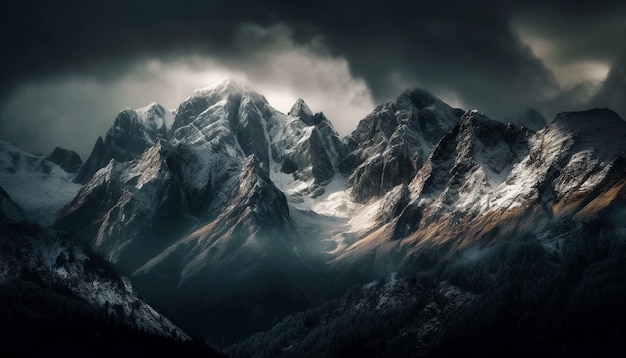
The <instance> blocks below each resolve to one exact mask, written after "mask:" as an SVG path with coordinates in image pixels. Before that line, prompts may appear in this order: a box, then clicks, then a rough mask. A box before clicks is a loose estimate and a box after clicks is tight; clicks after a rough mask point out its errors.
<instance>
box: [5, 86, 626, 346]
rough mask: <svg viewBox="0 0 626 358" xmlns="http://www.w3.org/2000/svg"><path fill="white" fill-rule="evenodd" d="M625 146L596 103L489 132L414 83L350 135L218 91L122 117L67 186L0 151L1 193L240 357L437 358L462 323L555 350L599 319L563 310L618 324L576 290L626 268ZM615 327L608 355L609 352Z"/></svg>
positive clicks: (482, 120) (302, 111) (297, 112)
mask: <svg viewBox="0 0 626 358" xmlns="http://www.w3.org/2000/svg"><path fill="white" fill-rule="evenodd" d="M623 138H626V122H625V121H624V120H623V119H621V118H620V117H619V116H618V115H617V114H615V113H614V112H612V111H611V110H608V109H592V110H588V111H583V112H565V113H561V114H559V115H558V116H557V117H556V119H555V120H554V121H552V122H550V123H549V124H548V123H546V120H545V118H543V117H542V116H541V115H540V114H539V113H537V112H536V111H534V110H525V111H522V112H520V113H518V114H513V115H511V116H509V117H506V118H505V119H503V121H502V122H500V121H495V120H493V119H491V118H489V117H488V116H487V115H485V114H483V113H481V112H479V111H478V110H468V111H465V110H461V109H456V108H452V107H450V106H449V105H447V104H446V103H444V102H443V101H442V100H440V99H439V98H437V97H435V96H433V95H432V94H430V93H428V92H427V91H425V90H421V89H416V90H412V91H407V92H405V93H404V94H402V95H401V96H400V97H398V99H397V100H395V101H393V102H388V103H384V104H381V105H379V106H378V107H376V109H374V111H373V112H372V113H370V114H369V115H367V116H366V117H365V118H364V119H363V120H362V121H361V122H360V123H359V125H358V126H357V128H356V129H355V130H354V131H353V132H352V133H351V134H350V135H348V136H346V137H343V138H342V137H341V136H339V135H338V134H337V132H336V131H335V129H334V128H333V125H332V123H331V121H330V120H329V119H328V118H326V116H325V115H324V114H323V113H321V112H320V113H314V112H313V111H312V110H311V109H310V108H309V106H308V105H307V104H306V103H305V102H304V100H302V99H298V100H297V101H296V103H295V104H294V105H293V106H292V108H291V110H290V111H289V112H288V114H283V113H281V112H279V111H277V110H275V109H274V108H273V107H272V106H271V105H270V104H269V103H268V102H267V100H266V99H265V97H264V96H263V95H261V94H259V93H257V92H255V91H253V90H252V89H250V88H249V87H247V86H246V85H244V84H241V83H237V82H235V81H233V80H231V79H225V80H223V81H221V82H218V83H216V84H214V85H212V86H209V87H206V88H203V89H199V90H196V91H195V92H193V93H192V94H191V96H190V97H188V98H187V99H186V100H185V101H183V102H182V103H181V104H180V105H179V106H178V108H177V109H176V110H173V111H171V110H167V109H165V108H163V107H162V106H160V105H159V104H156V103H152V104H150V105H149V106H147V107H145V108H143V109H137V110H132V109H124V110H122V111H121V112H120V113H119V115H118V116H117V117H116V118H115V120H114V122H113V125H112V127H111V128H110V129H109V131H108V132H107V135H106V137H105V138H104V139H102V138H98V139H97V141H96V143H95V145H94V148H93V151H92V153H91V154H90V156H89V158H88V159H87V160H86V161H85V162H84V163H83V164H82V165H81V166H80V168H78V169H77V170H75V164H76V163H77V161H76V159H75V158H73V156H71V154H64V155H63V156H62V155H61V153H57V154H56V155H51V156H49V157H48V158H53V157H54V158H57V157H59V158H58V159H55V160H54V162H50V161H49V160H47V159H45V158H44V157H38V156H34V155H31V154H28V153H24V152H21V151H20V150H19V149H17V148H14V147H12V146H11V145H10V144H8V143H6V144H3V145H2V146H1V147H0V149H1V151H0V154H1V155H0V160H1V161H0V164H1V165H2V166H1V167H0V186H2V187H4V188H5V189H6V190H7V193H8V196H11V197H15V198H16V199H15V201H16V202H17V203H18V205H20V206H22V207H23V208H24V209H25V210H26V215H28V214H29V213H32V214H30V215H29V217H30V218H31V219H34V220H39V221H40V222H41V223H42V224H44V225H48V224H52V227H53V228H54V229H55V230H63V231H67V232H70V233H71V234H72V235H74V236H75V239H76V240H78V241H79V242H80V243H81V244H82V245H86V246H88V247H90V248H91V249H93V250H94V251H95V253H97V254H98V255H101V256H102V257H103V258H104V259H106V260H107V261H109V262H110V263H112V264H113V265H114V266H115V267H116V268H117V269H119V270H120V271H121V272H122V273H123V274H124V275H127V276H129V277H130V280H131V281H132V282H133V285H134V286H135V287H136V288H137V290H138V291H139V292H140V293H141V295H142V296H144V297H145V299H146V301H147V302H149V303H150V304H151V305H153V306H154V307H155V308H156V309H158V310H159V311H160V312H161V313H162V314H164V315H166V316H167V317H168V318H170V319H172V320H174V321H175V322H177V324H178V325H180V327H181V328H182V329H184V330H185V331H187V332H189V333H190V334H192V335H194V336H197V337H199V338H201V339H203V340H205V341H207V342H210V343H212V344H216V345H219V346H224V347H225V346H230V348H228V350H227V353H229V354H233V355H235V356H250V355H255V354H256V355H257V356H275V355H282V356H299V354H301V353H302V352H317V353H318V354H325V353H324V352H326V353H327V352H334V353H333V354H334V355H338V356H345V355H347V354H348V353H349V352H361V353H362V354H363V355H364V356H386V355H392V354H393V355H402V356H406V355H411V352H423V354H425V355H432V356H438V354H443V353H441V352H444V353H445V352H448V353H452V352H455V349H454V347H460V346H461V345H462V344H467V342H468V341H471V337H473V336H472V334H474V333H472V331H471V330H468V327H470V326H471V327H478V328H480V329H482V330H483V332H492V333H493V334H496V333H497V332H498V329H497V327H499V326H498V325H507V324H509V325H510V326H509V327H510V330H509V331H507V332H508V334H509V335H506V334H505V333H502V342H510V343H511V344H512V346H517V344H521V342H530V344H534V343H537V342H540V343H541V344H545V345H548V346H549V345H550V344H549V343H550V342H548V341H542V336H541V335H542V334H545V337H544V338H545V339H547V340H551V339H553V340H555V342H556V343H554V344H555V345H554V346H550V347H552V348H551V349H549V350H548V351H550V352H555V353H563V352H570V351H575V348H576V347H578V346H577V344H579V343H576V341H575V340H572V339H570V338H571V337H578V335H572V336H570V338H567V339H564V338H563V336H561V335H559V334H557V333H556V332H557V331H558V330H559V329H562V328H563V327H565V322H570V323H572V327H587V325H588V326H589V327H596V325H597V324H598V322H599V321H598V320H595V319H589V320H585V319H583V318H581V317H577V316H576V315H577V313H576V312H577V311H576V309H578V308H580V311H581V312H585V313H584V314H585V315H592V314H593V313H594V312H598V313H599V314H600V316H602V317H605V318H607V319H609V318H610V317H609V316H607V315H606V311H605V310H604V308H602V309H599V308H598V307H600V306H598V307H595V306H594V305H593V304H591V303H590V301H589V296H588V293H586V292H585V290H586V289H587V288H588V287H592V288H597V287H598V285H600V283H604V282H613V278H611V277H612V276H611V275H612V272H613V273H614V274H615V275H616V277H621V276H620V275H622V273H623V270H621V268H622V267H623V263H624V262H626V261H624V259H626V258H624V257H623V252H624V250H623V247H622V246H623V244H622V242H623V240H625V239H626V236H625V233H626V227H625V225H626V217H625V215H624V213H625V211H624V210H625V209H624V208H625V200H626V143H625V142H624V141H623ZM55 153H56V151H55ZM53 154H54V153H53ZM61 157H62V158H61ZM50 160H52V159H50ZM55 163H57V164H55ZM68 163H71V165H70V164H68ZM59 165H62V166H59ZM68 171H75V174H71V173H68ZM22 178H29V180H24V179H22ZM35 187H38V188H39V189H38V190H42V189H41V188H47V187H54V188H60V190H58V195H55V196H51V197H49V198H48V197H40V196H37V195H35V194H33V195H29V193H30V192H29V190H31V189H30V188H35ZM32 193H35V192H32ZM44 208H47V209H46V210H47V211H45V213H46V215H45V216H43V215H41V214H38V213H40V212H42V210H43V209H44ZM57 214H58V215H57ZM7 217H8V214H7ZM45 230H51V229H45ZM16 235H17V234H16ZM18 236H19V235H18ZM516 266H517V268H516ZM396 272H400V273H401V274H400V276H397V274H396ZM396 279H398V280H396ZM596 279H597V281H595V280H596ZM84 280H86V281H90V280H92V279H91V278H85V279H84ZM376 280H382V281H376ZM622 282H624V281H622ZM507 283H510V286H508V284H507ZM363 285H366V286H363ZM585 287H587V288H585ZM611 287H612V288H611V289H606V290H605V291H601V292H600V294H599V300H600V302H606V303H607V304H610V305H613V306H611V307H613V308H614V309H615V310H616V314H615V317H622V316H623V313H624V312H625V311H624V310H623V304H621V305H620V304H618V303H617V302H616V301H615V300H614V297H613V294H614V293H616V292H624V291H623V288H624V284H623V283H615V286H611ZM529 290H530V291H529ZM553 290H556V291H558V292H556V291H553ZM346 292H348V293H347V294H346ZM344 294H346V295H345V296H344ZM517 295H522V298H521V299H520V301H515V302H512V301H511V300H514V297H517ZM555 295H556V296H555ZM544 300H549V304H548V303H546V307H550V308H554V309H555V310H556V308H557V307H561V305H563V306H562V311H561V313H562V314H567V315H568V316H567V318H566V319H564V321H561V323H558V324H556V323H555V324H552V325H548V326H543V325H542V324H543V323H542V322H544V318H542V317H541V315H540V314H539V313H541V312H543V313H545V314H546V317H550V319H555V320H556V319H557V318H558V314H557V313H550V314H548V313H547V312H544V311H545V310H537V309H535V307H536V306H538V305H541V303H542V302H543V301H544ZM375 302H377V303H376V304H374V303H375ZM485 302H490V303H494V305H493V306H490V307H485V306H484V305H485ZM356 307H359V308H356ZM363 307H369V309H365V308H363ZM507 307H512V310H513V311H512V313H511V314H510V315H509V313H507ZM297 312H305V313H300V314H299V315H296V316H292V317H290V318H287V319H286V320H285V321H282V320H283V318H285V317H287V316H289V315H293V314H296V313H297ZM529 312H530V313H529ZM479 313H484V314H486V315H487V316H485V317H487V318H484V319H483V318H478V319H477V318H476V317H480V316H479ZM477 315H478V316H477ZM524 319H527V320H529V321H528V322H527V323H524V322H520V321H521V320H524ZM545 319H547V318H545ZM616 319H617V318H614V319H613V321H611V322H609V324H608V325H607V326H606V330H607V332H608V333H609V337H608V338H606V339H607V340H608V341H610V344H613V345H614V348H615V349H616V350H617V351H619V350H620V349H623V348H624V347H623V345H619V344H618V343H615V341H614V340H612V339H613V338H611V337H614V335H616V334H618V333H619V327H618V326H619V325H616V324H614V323H615V322H617V321H616ZM472 320H474V322H473V323H472ZM281 321H282V322H281ZM390 321H392V323H385V322H390ZM279 322H280V323H279ZM277 323H278V325H277V326H275V328H273V329H271V330H269V329H270V328H271V327H272V326H274V325H276V324H277ZM367 327H371V329H368V330H365V329H366V328H367ZM361 328H363V330H362V329H361ZM542 329H543V330H544V331H540V330H542ZM589 329H591V328H589ZM525 330H527V331H525ZM258 331H266V332H265V333H261V334H257V335H255V336H251V335H252V334H253V333H255V332H258ZM486 334H487V333H485V335H486ZM577 334H578V333H577ZM517 335H520V337H521V338H520V340H519V341H515V337H516V336H517ZM376 336H378V337H379V338H378V339H374V337H376ZM321 337H326V338H324V339H322V338H321ZM351 337H352V338H351ZM591 337H593V339H595V340H594V341H593V344H598V345H601V344H602V343H606V342H605V340H603V338H602V337H600V335H598V334H593V335H592V336H591ZM246 339H247V340H246ZM351 339H352V340H351ZM475 339H476V342H483V343H484V342H487V341H486V336H481V335H480V334H478V333H476V336H475ZM237 342H241V343H240V345H233V344H235V343H237ZM314 342H317V343H314ZM368 342H369V343H368ZM561 343H562V346H559V344H561ZM447 344H449V345H450V346H446V345H447ZM480 344H482V343H480ZM480 344H479V343H476V346H477V347H478V346H479V345H480ZM485 344H486V343H485ZM590 344H591V343H590ZM366 347H370V348H371V349H369V350H368V349H367V348H366ZM555 347H556V348H555ZM593 347H596V346H593ZM593 347H592V346H589V347H588V348H589V349H593ZM612 347H613V346H612ZM607 349H608V348H607ZM484 351H485V352H491V353H494V354H495V353H498V352H500V353H503V354H504V353H509V352H510V351H507V350H506V346H505V345H504V343H502V345H501V346H500V345H499V343H498V344H496V345H494V346H493V351H489V350H484ZM606 352H610V350H607V351H606Z"/></svg>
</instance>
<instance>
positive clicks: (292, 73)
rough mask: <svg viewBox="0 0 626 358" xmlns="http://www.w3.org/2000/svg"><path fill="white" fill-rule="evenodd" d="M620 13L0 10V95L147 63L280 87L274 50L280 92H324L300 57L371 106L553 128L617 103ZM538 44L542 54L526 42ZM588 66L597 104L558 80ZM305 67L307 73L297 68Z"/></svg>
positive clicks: (199, 6)
mask: <svg viewBox="0 0 626 358" xmlns="http://www.w3.org/2000/svg"><path fill="white" fill-rule="evenodd" d="M625 6H626V5H622V4H615V3H614V2H608V1H606V2H604V1H595V2H589V1H585V2H582V1H560V0H559V1H551V2H546V1H541V2H539V1H521V0H519V1H480V2H479V1H472V2H470V1H461V0H457V1H427V2H418V1H397V0H387V1H329V0H319V1H311V2H285V1H277V0H276V1H274V0H256V1H253V0H239V1H232V0H231V1H219V0H218V1H178V2H159V1H121V0H111V1H107V2H86V1H58V2H50V1H22V2H17V1H4V2H2V3H1V4H0V30H1V34H0V36H1V38H2V46H3V56H1V57H0V58H1V60H0V61H1V62H2V63H1V66H0V76H2V82H0V98H3V99H5V100H6V98H7V96H8V95H9V94H12V93H15V92H16V91H18V90H19V91H21V93H23V92H24V91H25V90H23V87H20V86H22V85H23V84H25V83H30V84H31V87H33V86H35V85H33V84H34V83H37V81H45V83H47V84H50V83H53V82H54V79H55V78H56V79H63V80H65V79H67V78H71V77H82V78H89V79H93V80H94V81H95V82H94V83H95V84H93V86H92V87H93V88H99V87H98V86H103V84H104V86H105V87H106V83H107V81H113V80H116V79H119V78H120V77H124V76H131V75H132V73H131V72H132V71H135V69H136V68H138V67H141V66H142V64H143V63H145V62H146V61H151V60H154V59H158V60H159V61H162V62H163V63H167V62H168V61H169V62H171V63H176V61H177V59H179V58H181V57H193V56H199V57H203V56H205V57H207V58H210V59H211V60H212V61H217V62H219V63H220V64H222V65H224V66H230V67H231V68H237V69H239V70H240V71H243V72H245V73H246V74H247V75H246V78H248V79H253V80H258V81H267V77H268V76H271V77H273V78H276V77H279V76H281V72H280V68H281V67H277V66H273V65H271V64H268V62H269V61H273V60H274V59H275V58H276V56H277V55H276V53H280V56H282V57H281V58H282V59H283V60H284V61H285V62H284V63H285V64H286V65H285V66H283V67H284V68H285V73H284V74H283V76H289V77H292V78H293V79H292V80H291V82H290V83H288V84H289V85H291V87H290V88H292V89H295V90H297V91H303V90H304V89H306V86H323V81H314V80H313V79H312V78H311V76H306V75H302V74H298V72H297V66H298V65H297V64H296V62H295V61H289V60H285V58H287V59H288V58H289V56H290V53H294V52H297V53H298V56H300V57H302V56H310V57H311V58H313V59H314V61H322V60H323V61H325V60H329V61H331V62H333V61H334V62H333V63H334V64H337V63H341V61H342V60H344V59H345V61H346V63H347V68H348V71H349V72H351V74H352V76H353V77H354V78H356V79H363V80H364V81H365V84H366V85H367V88H368V89H369V91H371V93H372V95H373V97H374V100H375V101H376V102H380V101H382V100H387V99H390V98H393V97H395V96H396V95H398V94H399V93H400V92H401V91H402V90H404V89H405V88H407V87H412V86H420V87H423V88H425V89H428V90H430V91H432V92H434V93H435V94H437V95H440V96H443V97H444V99H448V100H449V99H456V100H457V101H458V103H457V104H459V105H463V106H465V107H474V108H479V109H481V110H482V111H484V112H486V113H487V114H489V115H491V116H493V117H496V118H497V117H501V116H504V115H505V114H507V113H510V112H512V111H516V110H518V109H521V108H522V107H527V106H535V107H540V108H539V109H541V110H543V111H544V113H545V114H547V115H548V117H550V116H552V115H553V114H554V112H558V111H563V110H569V109H572V108H564V107H566V106H569V105H575V104H580V103H589V105H592V104H594V105H595V104H598V105H600V104H606V105H611V106H619V105H620V104H621V103H622V102H621V101H620V100H614V99H611V98H613V97H614V93H615V92H616V91H619V88H621V91H622V92H620V93H624V91H623V89H624V85H623V81H622V82H620V80H619V78H620V77H619V75H618V74H619V73H621V72H619V68H620V67H619V65H620V63H621V62H620V59H623V58H624V57H623V56H624V54H625V53H626V52H625V51H624V45H623V41H622V34H624V33H626V20H625V19H626V16H625V14H626V11H625ZM242 34H243V35H242ZM537 39H539V40H540V42H541V43H542V44H543V45H544V48H543V50H544V51H543V52H541V51H539V50H538V48H537V47H536V46H535V45H536V43H534V42H533V41H535V42H536V41H537ZM299 47H300V48H301V49H305V50H304V51H300V50H299ZM546 48H547V49H546ZM289 51H291V52H289ZM280 56H278V57H280ZM320 59H321V60H320ZM586 61H587V62H588V61H592V62H593V61H596V62H597V61H599V62H598V63H599V65H598V66H606V68H607V70H608V69H609V68H611V69H612V70H611V71H610V72H609V73H610V75H609V78H608V80H607V82H606V83H605V84H604V85H602V86H601V87H599V88H601V90H600V92H598V94H597V95H595V96H593V93H592V94H590V91H591V92H593V89H595V88H598V86H597V85H596V87H594V85H593V84H581V83H579V82H580V79H579V77H581V76H580V74H577V75H578V76H575V75H576V74H574V73H569V72H568V71H569V68H579V67H580V66H579V67H576V66H578V65H580V64H585V63H587V62H586ZM596 62H593V63H592V65H594V66H595V64H596ZM298 63H299V62H298ZM281 66H282V64H281ZM567 66H570V67H567ZM314 67H315V66H314V65H312V64H311V63H309V67H307V68H306V69H305V68H303V71H305V70H310V69H311V68H314ZM331 67H332V68H333V69H337V68H340V67H341V65H337V66H331ZM559 69H560V70H559ZM287 70H289V71H287ZM142 73H144V74H145V71H144V72H142ZM148 74H149V75H152V72H149V73H148ZM582 77H584V76H582ZM613 78H617V79H614V80H611V79H613ZM568 79H569V81H568ZM174 80H175V79H174ZM596 80H597V79H596ZM609 80H610V81H609ZM51 81H52V82H51ZM284 81H285V80H283V82H280V83H281V84H285V83H286V82H284ZM350 81H351V80H350V79H348V80H347V81H344V82H345V83H350ZM563 83H567V84H568V86H569V87H567V88H564V87H563ZM207 84H208V83H207ZM620 86H621V87H620ZM92 87H90V88H92ZM618 87H619V88H618ZM50 88H54V85H51V86H50ZM334 88H335V89H334V90H335V91H337V89H338V88H343V87H341V86H335V87H334ZM31 91H33V90H32V89H31ZM320 91H323V89H322V90H320ZM359 91H362V90H361V89H358V90H356V92H359ZM109 92H110V90H109ZM309 92H311V93H312V91H309ZM305 95H306V93H305ZM114 96H115V94H113V93H110V94H109V96H108V97H109V98H110V97H114ZM303 96H304V95H303ZM312 96H314V94H312ZM353 97H355V98H360V97H363V96H353ZM591 97H593V99H592V100H591V101H590V102H587V101H588V100H589V99H590V98H591ZM23 98H26V97H23ZM321 98H322V97H319V96H318V99H320V100H321ZM59 100H60V99H59ZM97 100H102V98H100V99H97ZM142 100H143V99H142ZM22 102H24V101H22ZM111 103H113V102H111ZM117 103H118V102H115V105H116V106H117ZM111 105H113V104H111ZM101 106H105V104H104V103H103V104H101ZM4 107H6V106H4ZM18 107H19V106H18ZM622 107H623V105H622ZM4 109H5V110H4V111H3V113H7V108H4ZM116 110H119V108H113V109H112V110H111V111H116ZM317 110H324V108H318V109H317ZM618 110H620V109H618ZM12 111H13V112H11V113H13V117H14V118H17V117H19V116H20V115H22V116H23V117H28V116H27V115H25V114H24V113H25V112H23V111H22V110H21V109H20V108H18V109H15V108H12ZM20 111H22V112H20ZM620 111H623V109H621V110H620ZM546 112H547V113H546ZM620 114H621V115H622V116H624V114H625V113H624V112H621V113H620ZM41 116H43V115H41ZM3 120H4V121H6V118H0V121H3ZM110 120H111V119H110V118H108V117H107V118H106V121H107V122H108V121H110ZM59 121H62V119H59ZM0 124H1V123H0ZM103 127H104V125H103ZM27 136H28V135H25V137H27ZM33 140H34V139H33Z"/></svg>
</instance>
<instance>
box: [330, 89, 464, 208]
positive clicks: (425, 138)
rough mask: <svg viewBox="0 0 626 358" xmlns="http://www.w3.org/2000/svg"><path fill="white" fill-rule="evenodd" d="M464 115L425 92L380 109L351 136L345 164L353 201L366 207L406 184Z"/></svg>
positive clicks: (403, 98) (361, 123)
mask: <svg viewBox="0 0 626 358" xmlns="http://www.w3.org/2000/svg"><path fill="white" fill-rule="evenodd" d="M461 113H462V111H460V110H455V109H453V108H451V107H450V106H448V105H447V104H445V103H443V102H442V101H441V100H439V99H438V98H436V97H435V96H433V95H432V94H430V93H428V92H426V91H423V90H414V91H411V92H406V93H404V94H403V95H401V96H400V97H399V98H398V99H397V100H396V102H393V103H392V102H389V103H385V104H383V105H380V106H378V107H377V108H376V109H375V110H374V112H372V113H371V114H369V115H368V116H367V117H366V118H365V119H363V120H362V121H361V122H360V123H359V125H358V127H357V129H356V130H355V131H354V132H353V133H352V134H351V135H350V137H348V139H347V143H348V147H349V150H350V152H349V154H348V155H347V156H346V158H345V159H344V160H343V161H342V162H341V169H342V171H343V173H344V174H345V175H349V180H348V185H349V186H350V187H351V188H352V196H353V198H354V200H355V201H357V202H362V203H364V202H367V201H368V200H370V199H372V198H374V197H378V196H381V195H384V194H385V193H386V192H387V191H389V190H390V189H391V188H393V187H394V186H396V185H398V184H408V183H409V182H410V181H411V180H412V178H413V177H414V176H415V173H417V171H418V170H419V169H420V168H421V166H422V164H423V163H424V160H425V159H426V157H427V156H428V155H429V154H430V151H431V150H432V148H433V147H434V146H435V145H436V144H437V142H438V141H439V140H440V139H441V138H442V137H443V136H444V135H445V134H446V133H448V132H449V131H450V130H451V129H452V128H453V127H454V125H455V124H456V123H457V122H458V121H459V118H460V116H461Z"/></svg>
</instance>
